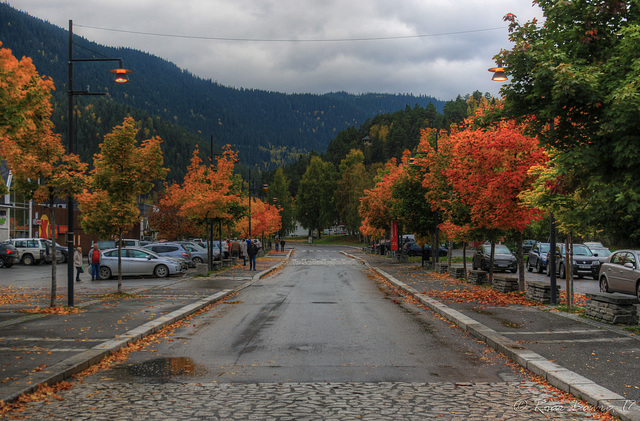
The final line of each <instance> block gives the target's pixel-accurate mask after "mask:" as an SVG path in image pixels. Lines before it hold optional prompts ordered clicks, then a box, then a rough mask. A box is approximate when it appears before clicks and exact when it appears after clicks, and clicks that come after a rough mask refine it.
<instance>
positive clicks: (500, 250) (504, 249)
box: [489, 244, 511, 254]
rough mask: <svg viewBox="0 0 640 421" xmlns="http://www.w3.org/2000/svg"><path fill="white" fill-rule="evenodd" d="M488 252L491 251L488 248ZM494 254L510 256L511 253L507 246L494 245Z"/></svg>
mask: <svg viewBox="0 0 640 421" xmlns="http://www.w3.org/2000/svg"><path fill="white" fill-rule="evenodd" d="M489 251H491V248H489ZM496 254H511V251H510V250H509V248H508V247H507V246H503V245H501V244H496Z"/></svg>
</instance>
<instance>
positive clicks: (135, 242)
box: [91, 238, 141, 250]
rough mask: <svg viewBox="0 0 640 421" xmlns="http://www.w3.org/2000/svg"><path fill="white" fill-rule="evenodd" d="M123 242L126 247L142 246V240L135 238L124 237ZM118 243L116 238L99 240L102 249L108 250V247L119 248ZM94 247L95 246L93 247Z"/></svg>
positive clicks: (99, 246)
mask: <svg viewBox="0 0 640 421" xmlns="http://www.w3.org/2000/svg"><path fill="white" fill-rule="evenodd" d="M122 242H123V243H124V244H123V246H125V247H141V246H140V240H133V239H130V238H123V239H122ZM117 244H118V243H116V240H105V241H98V248H99V249H100V250H107V249H114V248H117V247H118V245H117ZM91 248H93V246H92V247H91Z"/></svg>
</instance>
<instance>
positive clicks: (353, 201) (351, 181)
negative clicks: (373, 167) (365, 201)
mask: <svg viewBox="0 0 640 421" xmlns="http://www.w3.org/2000/svg"><path fill="white" fill-rule="evenodd" d="M372 186H373V183H372V181H371V178H369V174H368V173H367V169H366V168H365V166H364V154H363V153H362V151H360V150H358V149H352V150H351V152H349V154H348V155H347V156H346V157H345V158H344V159H343V160H342V162H341V163H340V176H339V178H338V181H337V182H336V192H335V201H336V202H335V203H336V208H337V209H338V215H339V216H340V222H342V223H343V224H344V225H345V227H346V228H347V231H349V233H351V234H353V233H356V232H358V230H359V229H360V225H361V224H362V219H361V218H360V214H359V213H358V207H359V206H360V199H361V198H362V196H363V195H364V190H365V189H368V188H371V187H372Z"/></svg>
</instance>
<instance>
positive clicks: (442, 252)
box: [422, 244, 449, 258]
mask: <svg viewBox="0 0 640 421" xmlns="http://www.w3.org/2000/svg"><path fill="white" fill-rule="evenodd" d="M422 250H423V253H427V256H429V258H431V257H433V252H432V251H431V246H430V245H428V244H425V246H424V248H423V249H422ZM448 254H449V249H448V248H446V247H442V246H440V248H439V249H438V256H440V257H444V256H446V255H448Z"/></svg>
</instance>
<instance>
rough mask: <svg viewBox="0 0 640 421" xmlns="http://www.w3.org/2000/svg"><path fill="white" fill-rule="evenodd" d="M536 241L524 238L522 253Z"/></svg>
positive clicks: (527, 250)
mask: <svg viewBox="0 0 640 421" xmlns="http://www.w3.org/2000/svg"><path fill="white" fill-rule="evenodd" d="M536 243H537V241H536V240H524V241H523V242H522V253H523V254H527V253H529V251H530V250H531V249H532V248H533V246H535V245H536Z"/></svg>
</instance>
